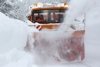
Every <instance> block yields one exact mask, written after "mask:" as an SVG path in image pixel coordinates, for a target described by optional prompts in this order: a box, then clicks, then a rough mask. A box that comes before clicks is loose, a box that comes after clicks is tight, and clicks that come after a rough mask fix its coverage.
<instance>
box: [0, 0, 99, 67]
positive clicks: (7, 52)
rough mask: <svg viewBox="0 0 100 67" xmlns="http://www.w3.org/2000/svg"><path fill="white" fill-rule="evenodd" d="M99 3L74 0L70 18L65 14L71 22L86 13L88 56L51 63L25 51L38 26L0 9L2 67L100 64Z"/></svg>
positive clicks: (93, 66) (90, 66) (67, 66)
mask: <svg viewBox="0 0 100 67" xmlns="http://www.w3.org/2000/svg"><path fill="white" fill-rule="evenodd" d="M99 3H100V0H77V1H75V0H71V3H70V7H71V8H73V11H71V12H68V14H67V15H70V17H69V18H68V17H66V18H65V19H69V20H68V21H69V22H71V19H72V20H73V19H75V18H76V17H77V16H79V15H81V14H83V13H86V17H87V18H86V33H85V37H84V39H85V59H84V60H83V61H81V62H67V61H66V63H61V62H60V63H59V62H54V64H51V65H50V64H47V63H45V64H42V65H40V64H38V63H36V61H37V59H39V56H36V55H35V54H34V53H33V54H31V53H29V52H26V51H24V47H25V46H26V42H27V38H28V36H29V34H31V33H33V32H34V31H37V30H36V29H35V28H34V29H31V28H30V27H28V26H27V24H26V23H24V22H22V21H19V20H16V19H10V18H8V17H7V16H5V15H4V14H2V13H0V67H100V63H99V62H100V52H99V50H100V37H99V35H100V30H99V29H100V13H99V12H100V9H99V8H100V4H99ZM71 10H72V9H71ZM69 11H70V9H69ZM74 11H75V12H74ZM30 32H31V33H30ZM48 59H49V60H50V62H53V61H54V60H52V59H50V58H49V57H48ZM44 61H45V60H41V62H44Z"/></svg>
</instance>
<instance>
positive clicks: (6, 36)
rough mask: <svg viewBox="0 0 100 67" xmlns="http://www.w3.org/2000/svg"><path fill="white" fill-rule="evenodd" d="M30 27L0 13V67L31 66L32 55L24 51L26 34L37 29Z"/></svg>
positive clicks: (30, 33)
mask: <svg viewBox="0 0 100 67" xmlns="http://www.w3.org/2000/svg"><path fill="white" fill-rule="evenodd" d="M32 29H33V30H32ZM32 29H31V28H30V27H28V26H27V24H26V23H25V22H22V21H19V20H16V19H10V18H9V17H7V16H5V15H4V14H2V13H0V67H32V65H33V56H32V55H31V54H29V53H26V52H25V51H24V47H25V46H26V44H27V38H28V36H29V35H32V34H33V32H35V31H37V30H36V29H35V28H32ZM31 37H32V36H31ZM33 41H34V40H32V41H31V42H33ZM34 66H35V65H34Z"/></svg>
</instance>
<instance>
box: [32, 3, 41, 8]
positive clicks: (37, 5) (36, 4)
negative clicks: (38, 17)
mask: <svg viewBox="0 0 100 67" xmlns="http://www.w3.org/2000/svg"><path fill="white" fill-rule="evenodd" d="M34 7H43V4H42V3H35V4H34Z"/></svg>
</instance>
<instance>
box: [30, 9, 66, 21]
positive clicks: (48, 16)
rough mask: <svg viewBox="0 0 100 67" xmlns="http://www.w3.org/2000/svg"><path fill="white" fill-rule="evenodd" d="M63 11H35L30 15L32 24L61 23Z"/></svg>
mask: <svg viewBox="0 0 100 67" xmlns="http://www.w3.org/2000/svg"><path fill="white" fill-rule="evenodd" d="M64 14H65V10H35V11H33V13H32V20H33V23H35V22H38V23H61V22H63V19H64Z"/></svg>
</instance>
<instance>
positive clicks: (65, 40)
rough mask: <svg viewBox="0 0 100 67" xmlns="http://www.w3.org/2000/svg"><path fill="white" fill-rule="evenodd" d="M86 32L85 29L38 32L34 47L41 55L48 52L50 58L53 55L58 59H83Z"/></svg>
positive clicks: (35, 35) (35, 36)
mask: <svg viewBox="0 0 100 67" xmlns="http://www.w3.org/2000/svg"><path fill="white" fill-rule="evenodd" d="M84 33H85V30H79V31H66V32H61V31H50V32H49V31H47V32H36V33H35V34H34V39H35V41H34V47H35V49H36V50H38V51H39V53H41V55H45V54H46V55H48V58H49V56H52V57H54V58H56V59H57V60H58V61H60V59H64V60H67V61H74V60H83V59H84V57H85V52H84ZM56 53H57V54H58V55H56Z"/></svg>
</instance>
